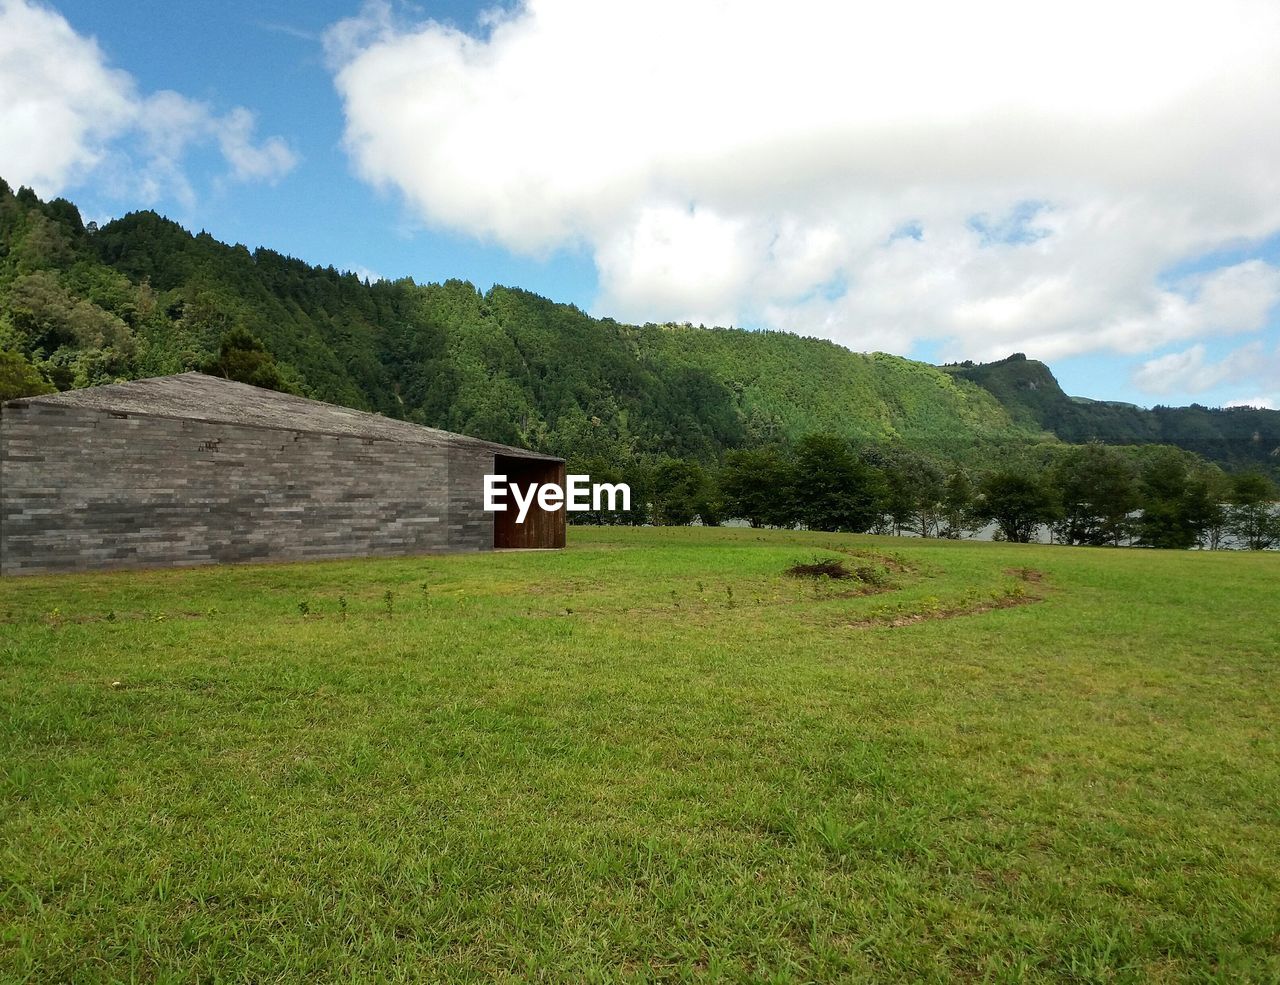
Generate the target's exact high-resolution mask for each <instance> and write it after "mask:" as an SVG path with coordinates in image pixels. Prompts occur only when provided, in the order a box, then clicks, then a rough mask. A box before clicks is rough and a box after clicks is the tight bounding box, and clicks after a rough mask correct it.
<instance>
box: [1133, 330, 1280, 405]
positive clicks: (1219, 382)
mask: <svg viewBox="0 0 1280 985" xmlns="http://www.w3.org/2000/svg"><path fill="white" fill-rule="evenodd" d="M1277 377H1280V349H1277V350H1276V351H1274V352H1268V351H1267V349H1266V347H1265V346H1264V345H1263V343H1261V342H1251V343H1249V344H1247V345H1243V346H1240V347H1238V348H1236V349H1233V350H1231V351H1230V352H1228V353H1227V354H1226V355H1225V356H1223V357H1222V358H1221V359H1218V360H1216V361H1214V360H1211V359H1210V358H1209V356H1208V350H1207V349H1206V348H1205V346H1204V345H1203V344H1196V345H1193V346H1191V347H1190V348H1188V349H1184V350H1182V351H1181V352H1170V353H1168V354H1166V355H1163V356H1159V357H1157V358H1155V359H1149V360H1147V361H1146V362H1144V363H1143V364H1142V365H1141V366H1140V367H1138V369H1137V370H1136V371H1135V372H1134V374H1133V382H1134V384H1135V385H1136V386H1137V387H1138V388H1139V389H1141V390H1144V391H1146V392H1147V393H1151V394H1169V393H1191V394H1196V393H1205V392H1206V391H1209V390H1213V389H1214V388H1216V387H1220V386H1224V385H1231V386H1233V387H1235V389H1236V390H1237V391H1238V390H1240V389H1241V388H1242V386H1243V385H1244V384H1251V383H1269V382H1272V381H1274V380H1275V379H1276V378H1277ZM1238 403H1240V402H1239V401H1232V402H1231V403H1228V405H1227V406H1235V405H1236V404H1238Z"/></svg>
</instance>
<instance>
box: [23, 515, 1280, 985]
mask: <svg viewBox="0 0 1280 985" xmlns="http://www.w3.org/2000/svg"><path fill="white" fill-rule="evenodd" d="M846 551H854V552H858V553H860V554H861V555H864V556H860V557H854V556H850V555H849V554H847V553H844V552H846ZM815 555H817V556H821V557H831V556H838V557H842V558H844V559H845V560H847V561H848V562H849V563H850V565H851V566H858V565H860V566H863V567H864V568H868V569H870V571H869V572H868V574H869V576H870V577H872V579H873V580H875V581H880V582H883V584H881V585H879V586H871V585H868V586H866V588H865V590H859V589H858V588H857V587H856V586H855V587H853V588H850V586H849V584H848V583H846V582H843V581H836V582H830V583H827V584H823V583H816V584H813V583H809V582H806V581H803V580H799V579H794V578H788V577H786V576H784V575H783V574H782V571H783V569H784V568H786V567H788V566H790V565H791V564H793V563H795V562H797V561H809V560H812V559H813V558H814V556H815ZM1278 585H1280V556H1275V555H1246V554H1237V553H1231V554H1202V553H1191V554H1181V553H1173V552H1150V551H1138V550H1127V551H1108V550H1083V549H1069V548H1044V547H1034V546H1032V547H1025V546H1018V545H997V544H976V543H925V542H919V541H907V540H893V539H884V538H868V537H839V536H835V535H820V534H795V533H781V532H768V533H764V532H758V531H751V530H696V529H695V530H690V529H682V530H662V529H658V530H630V529H619V530H586V529H574V530H572V531H571V540H570V549H569V550H568V551H565V552H563V553H529V554H519V553H503V554H487V555H468V556H450V557H431V558H417V559H405V560H393V561H364V562H339V563H318V564H305V565H280V566H254V567H224V568H205V569H189V570H181V571H172V570H171V571H156V572H147V573H120V574H106V575H95V576H85V577H79V576H76V577H61V578H30V579H6V580H4V581H3V582H0V748H2V749H3V752H4V756H3V764H2V766H0V770H2V773H0V978H3V979H4V980H14V981H23V980H31V981H42V982H43V981H51V982H64V981H65V982H73V981H100V980H140V981H176V980H183V981H185V980H201V981H214V980H228V981H254V982H265V981H271V982H276V981H282V982H294V981H296V982H314V981H321V980H337V981H355V980H361V981H368V980H390V981H396V980H404V981H462V982H466V981H476V982H480V981H493V980H545V981H564V982H589V981H682V980H707V981H711V980H731V981H757V982H775V981H776V982H789V981H821V982H831V981H843V980H876V981H885V980H935V981H954V980H958V979H959V980H966V979H972V980H995V981H1008V980H1020V979H1027V980H1037V979H1040V980H1063V979H1071V980H1078V981H1135V980H1143V981H1184V980H1232V981H1236V980H1253V981H1272V982H1274V981H1277V980H1278V979H1280V875H1278V874H1277V873H1278V870H1280V737H1278V733H1277V726H1278V725H1280V713H1278V712H1280V679H1278V678H1280V624H1278V622H1277V614H1278V613H1280V604H1277V595H1278V593H1277V586H1278ZM424 586H425V587H424ZM873 589H874V590H873ZM388 592H390V593H391V595H390V614H388V608H387V598H388V596H387V593H388ZM340 598H345V599H346V600H347V605H346V614H345V616H344V615H343V614H342V611H341V606H340V602H339V599H340ZM300 603H306V605H305V606H302V605H300ZM303 608H306V609H308V610H309V613H308V614H304V613H303V611H302V609H303Z"/></svg>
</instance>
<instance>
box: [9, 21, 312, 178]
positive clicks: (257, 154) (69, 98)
mask: <svg viewBox="0 0 1280 985" xmlns="http://www.w3.org/2000/svg"><path fill="white" fill-rule="evenodd" d="M254 125H255V124H254V117H253V114H252V113H250V112H249V111H248V110H247V109H244V108H243V107H236V108H234V109H232V110H230V111H229V112H226V113H222V114H219V113H218V112H217V111H215V110H214V108H213V107H211V106H210V105H208V104H207V103H204V102H200V101H197V100H193V99H190V98H188V97H186V96H183V95H181V94H179V93H176V92H170V91H160V92H155V93H152V94H149V95H144V94H142V93H140V92H139V91H138V86H137V83H136V82H135V81H134V79H133V77H132V76H130V75H129V74H128V73H127V72H124V71H121V70H120V69H117V68H113V67H112V66H111V65H110V64H108V62H107V59H106V56H105V55H104V54H103V52H102V50H101V48H99V47H98V44H97V42H96V41H94V40H93V39H92V38H87V37H83V36H82V35H79V34H77V33H76V32H75V30H74V29H73V28H72V27H71V25H70V24H68V23H67V21H66V19H65V18H63V17H62V15H61V14H59V13H57V12H56V11H54V10H52V9H50V8H48V7H45V6H43V5H41V4H39V3H36V2H32V0H0V175H3V177H4V178H5V179H6V180H8V181H9V182H11V183H15V184H26V185H31V186H32V187H34V188H35V189H36V190H37V191H38V192H39V193H40V194H41V195H44V196H51V195H57V194H59V193H61V192H62V191H63V190H64V189H65V188H67V187H68V186H70V185H73V184H75V183H77V182H79V181H83V180H84V179H85V178H86V177H87V176H88V175H89V174H91V173H98V174H102V175H103V176H104V179H105V180H107V181H109V182H111V183H113V184H115V185H116V186H120V187H121V190H122V191H124V192H126V193H127V194H129V195H135V196H138V197H140V198H142V199H143V200H146V201H156V200H158V199H160V198H162V197H164V196H166V195H173V196H174V197H177V198H178V199H179V200H182V201H184V202H189V201H190V200H191V198H192V197H193V192H192V190H191V187H190V184H189V183H188V181H187V178H186V176H185V174H184V169H183V163H184V159H185V157H186V155H187V154H188V153H189V151H190V150H191V149H192V148H193V147H196V146H201V145H212V146H216V147H218V148H219V150H220V152H221V155H222V157H223V158H224V160H225V162H226V165H227V168H228V175H229V176H230V177H231V178H234V179H236V180H241V181H252V180H266V181H273V180H275V179H276V178H279V177H280V176H281V175H283V174H285V173H287V172H288V171H289V170H291V169H292V168H293V167H294V165H295V164H296V163H297V157H296V155H295V154H294V153H293V151H292V150H290V148H289V146H288V145H287V144H286V143H285V141H284V140H283V139H282V138H280V137H268V138H266V139H265V140H261V141H259V140H257V139H256V138H255V137H254V133H253V131H254Z"/></svg>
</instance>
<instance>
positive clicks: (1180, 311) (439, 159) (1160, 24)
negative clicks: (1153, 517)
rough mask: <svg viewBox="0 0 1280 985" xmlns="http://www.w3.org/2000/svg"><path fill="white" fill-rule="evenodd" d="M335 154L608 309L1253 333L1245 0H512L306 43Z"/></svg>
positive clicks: (1250, 27) (1267, 50)
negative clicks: (324, 49)
mask: <svg viewBox="0 0 1280 985" xmlns="http://www.w3.org/2000/svg"><path fill="white" fill-rule="evenodd" d="M327 41H328V47H329V52H330V57H331V60H332V63H333V65H334V70H335V82H336V85H337V88H338V91H339V93H340V95H341V97H342V100H343V104H344V108H345V113H346V146H347V148H348V150H349V152H350V154H351V158H352V161H353V165H354V167H355V169H356V171H357V173H358V174H359V175H360V176H362V177H363V178H364V179H366V180H368V181H369V182H371V183H373V184H375V185H377V186H380V187H385V188H391V189H395V190H397V191H398V192H400V193H401V194H403V196H404V197H405V199H406V201H407V202H408V203H409V204H410V205H411V206H412V208H413V209H414V210H415V211H416V212H417V213H418V214H420V215H421V216H422V217H423V218H425V219H426V220H427V221H428V222H430V223H433V224H435V225H438V226H442V227H447V228H451V229H455V230H460V231H462V232H464V233H468V234H471V235H474V236H476V237H478V238H481V239H484V240H488V241H493V242H496V243H498V244H501V245H503V246H505V247H507V248H510V249H513V250H516V251H521V252H526V253H532V254H539V253H546V252H548V251H551V250H554V249H556V248H560V247H570V248H576V247H585V248H586V249H588V250H589V251H590V252H591V254H592V255H593V256H594V258H595V263H596V267H597V270H598V273H599V280H600V290H601V293H600V297H599V298H598V300H597V307H598V309H599V310H601V311H602V312H606V313H609V314H613V315H617V316H619V317H628V318H635V319H640V320H648V319H665V318H675V319H685V318H688V319H690V320H693V321H719V322H728V321H733V322H738V323H748V324H756V325H765V326H771V327H783V328H789V329H793V330H797V331H801V332H805V333H809V334H821V335H826V336H828V337H831V338H835V339H838V340H839V341H842V342H845V343H847V344H849V345H851V346H853V347H855V348H877V347H880V348H889V349H894V350H897V351H903V350H905V349H906V348H908V347H909V346H910V345H911V343H912V342H913V341H915V340H919V339H933V340H940V341H941V342H942V343H943V345H942V349H943V351H944V354H945V355H948V356H974V357H987V356H996V355H1004V354H1006V353H1007V352H1009V351H1011V350H1012V349H1021V350H1025V351H1027V352H1030V353H1033V354H1035V355H1038V356H1043V357H1046V358H1054V357H1060V356H1064V355H1069V354H1073V353H1079V352H1087V351H1091V350H1099V349H1108V350H1114V351H1119V352H1125V353H1141V352H1149V351H1151V350H1152V349H1154V348H1156V347H1159V346H1163V345H1167V344H1170V343H1176V342H1179V341H1193V340H1197V339H1200V338H1204V337H1207V336H1210V335H1226V334H1235V333H1246V332H1251V331H1255V330H1257V329H1259V328H1260V327H1262V325H1263V324H1264V322H1265V319H1266V318H1267V317H1268V312H1269V311H1270V309H1271V307H1272V306H1273V305H1274V304H1275V302H1276V301H1277V299H1280V271H1278V270H1277V268H1276V267H1275V266H1272V265H1270V264H1267V263H1264V262H1262V261H1259V260H1250V261H1246V262H1243V263H1237V264H1235V265H1234V266H1231V267H1229V268H1227V269H1225V270H1221V271H1217V272H1213V273H1207V274H1197V275H1195V276H1190V277H1183V278H1181V279H1178V280H1175V281H1173V282H1169V281H1168V279H1167V278H1166V277H1165V276H1164V274H1165V272H1166V271H1168V270H1169V269H1170V268H1173V267H1176V266H1178V265H1184V266H1185V265H1186V264H1187V263H1188V261H1191V260H1194V259H1195V258H1197V257H1199V256H1201V255H1203V254H1205V253H1207V252H1209V251H1213V250H1218V249H1223V248H1227V247H1232V248H1239V247H1241V246H1247V245H1248V244H1249V243H1251V242H1256V241H1258V240H1260V239H1261V238H1264V237H1266V236H1269V235H1271V234H1274V233H1275V232H1277V231H1278V230H1280V100H1277V99H1276V98H1275V95H1274V94H1275V93H1276V92H1277V91H1280V5H1277V4H1275V3H1273V2H1270V0H1215V2H1209V0H1194V2H1193V0H1163V2H1155V0H1137V2H1131V3H1125V4H1115V3H1113V2H1110V0H1076V2H1072V3H1070V4H1067V3H1063V2H1058V3H1043V4H1027V3H1025V2H1021V0H974V2H971V3H965V4H957V3H954V2H952V0H904V2H901V3H895V4H870V3H849V4H833V3H830V2H826V0H795V2H793V3H791V4H788V5H787V6H786V9H785V11H784V10H783V9H782V8H780V7H779V6H778V5H777V4H775V3H771V2H769V3H766V2H764V0H739V2H736V3H734V4H731V5H729V4H725V3H724V2H722V0H646V2H644V3H636V2H631V3H627V2H607V3H602V2H599V0H526V2H525V3H523V4H521V5H520V6H518V7H516V8H514V9H513V10H510V11H508V12H505V13H504V12H498V13H495V14H493V15H491V17H490V20H489V22H488V24H487V25H486V28H485V30H484V32H483V33H482V34H481V35H478V36H472V35H468V34H465V33H462V32H459V31H457V30H456V29H453V28H451V27H448V26H445V25H442V24H440V23H436V22H431V21H427V22H423V23H415V24H405V23H399V22H397V20H396V18H395V16H394V15H393V13H392V11H391V8H390V7H389V6H387V5H386V4H385V3H374V4H372V5H370V6H368V7H366V8H365V11H364V12H363V14H362V15H361V16H360V17H358V18H354V19H351V20H348V21H344V22H342V23H340V24H338V25H336V26H335V27H334V28H333V29H332V30H331V31H330V32H329V34H328V37H327Z"/></svg>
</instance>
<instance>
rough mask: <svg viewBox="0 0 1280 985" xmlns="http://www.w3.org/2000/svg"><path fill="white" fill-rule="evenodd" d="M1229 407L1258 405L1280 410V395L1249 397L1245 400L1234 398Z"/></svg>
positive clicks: (1263, 408) (1261, 407) (1258, 406)
mask: <svg viewBox="0 0 1280 985" xmlns="http://www.w3.org/2000/svg"><path fill="white" fill-rule="evenodd" d="M1226 406H1228V407H1256V408H1258V409H1260V410H1280V396H1274V397H1248V398H1247V399H1245V400H1232V401H1231V402H1230V403H1228V404H1227V405H1226Z"/></svg>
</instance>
